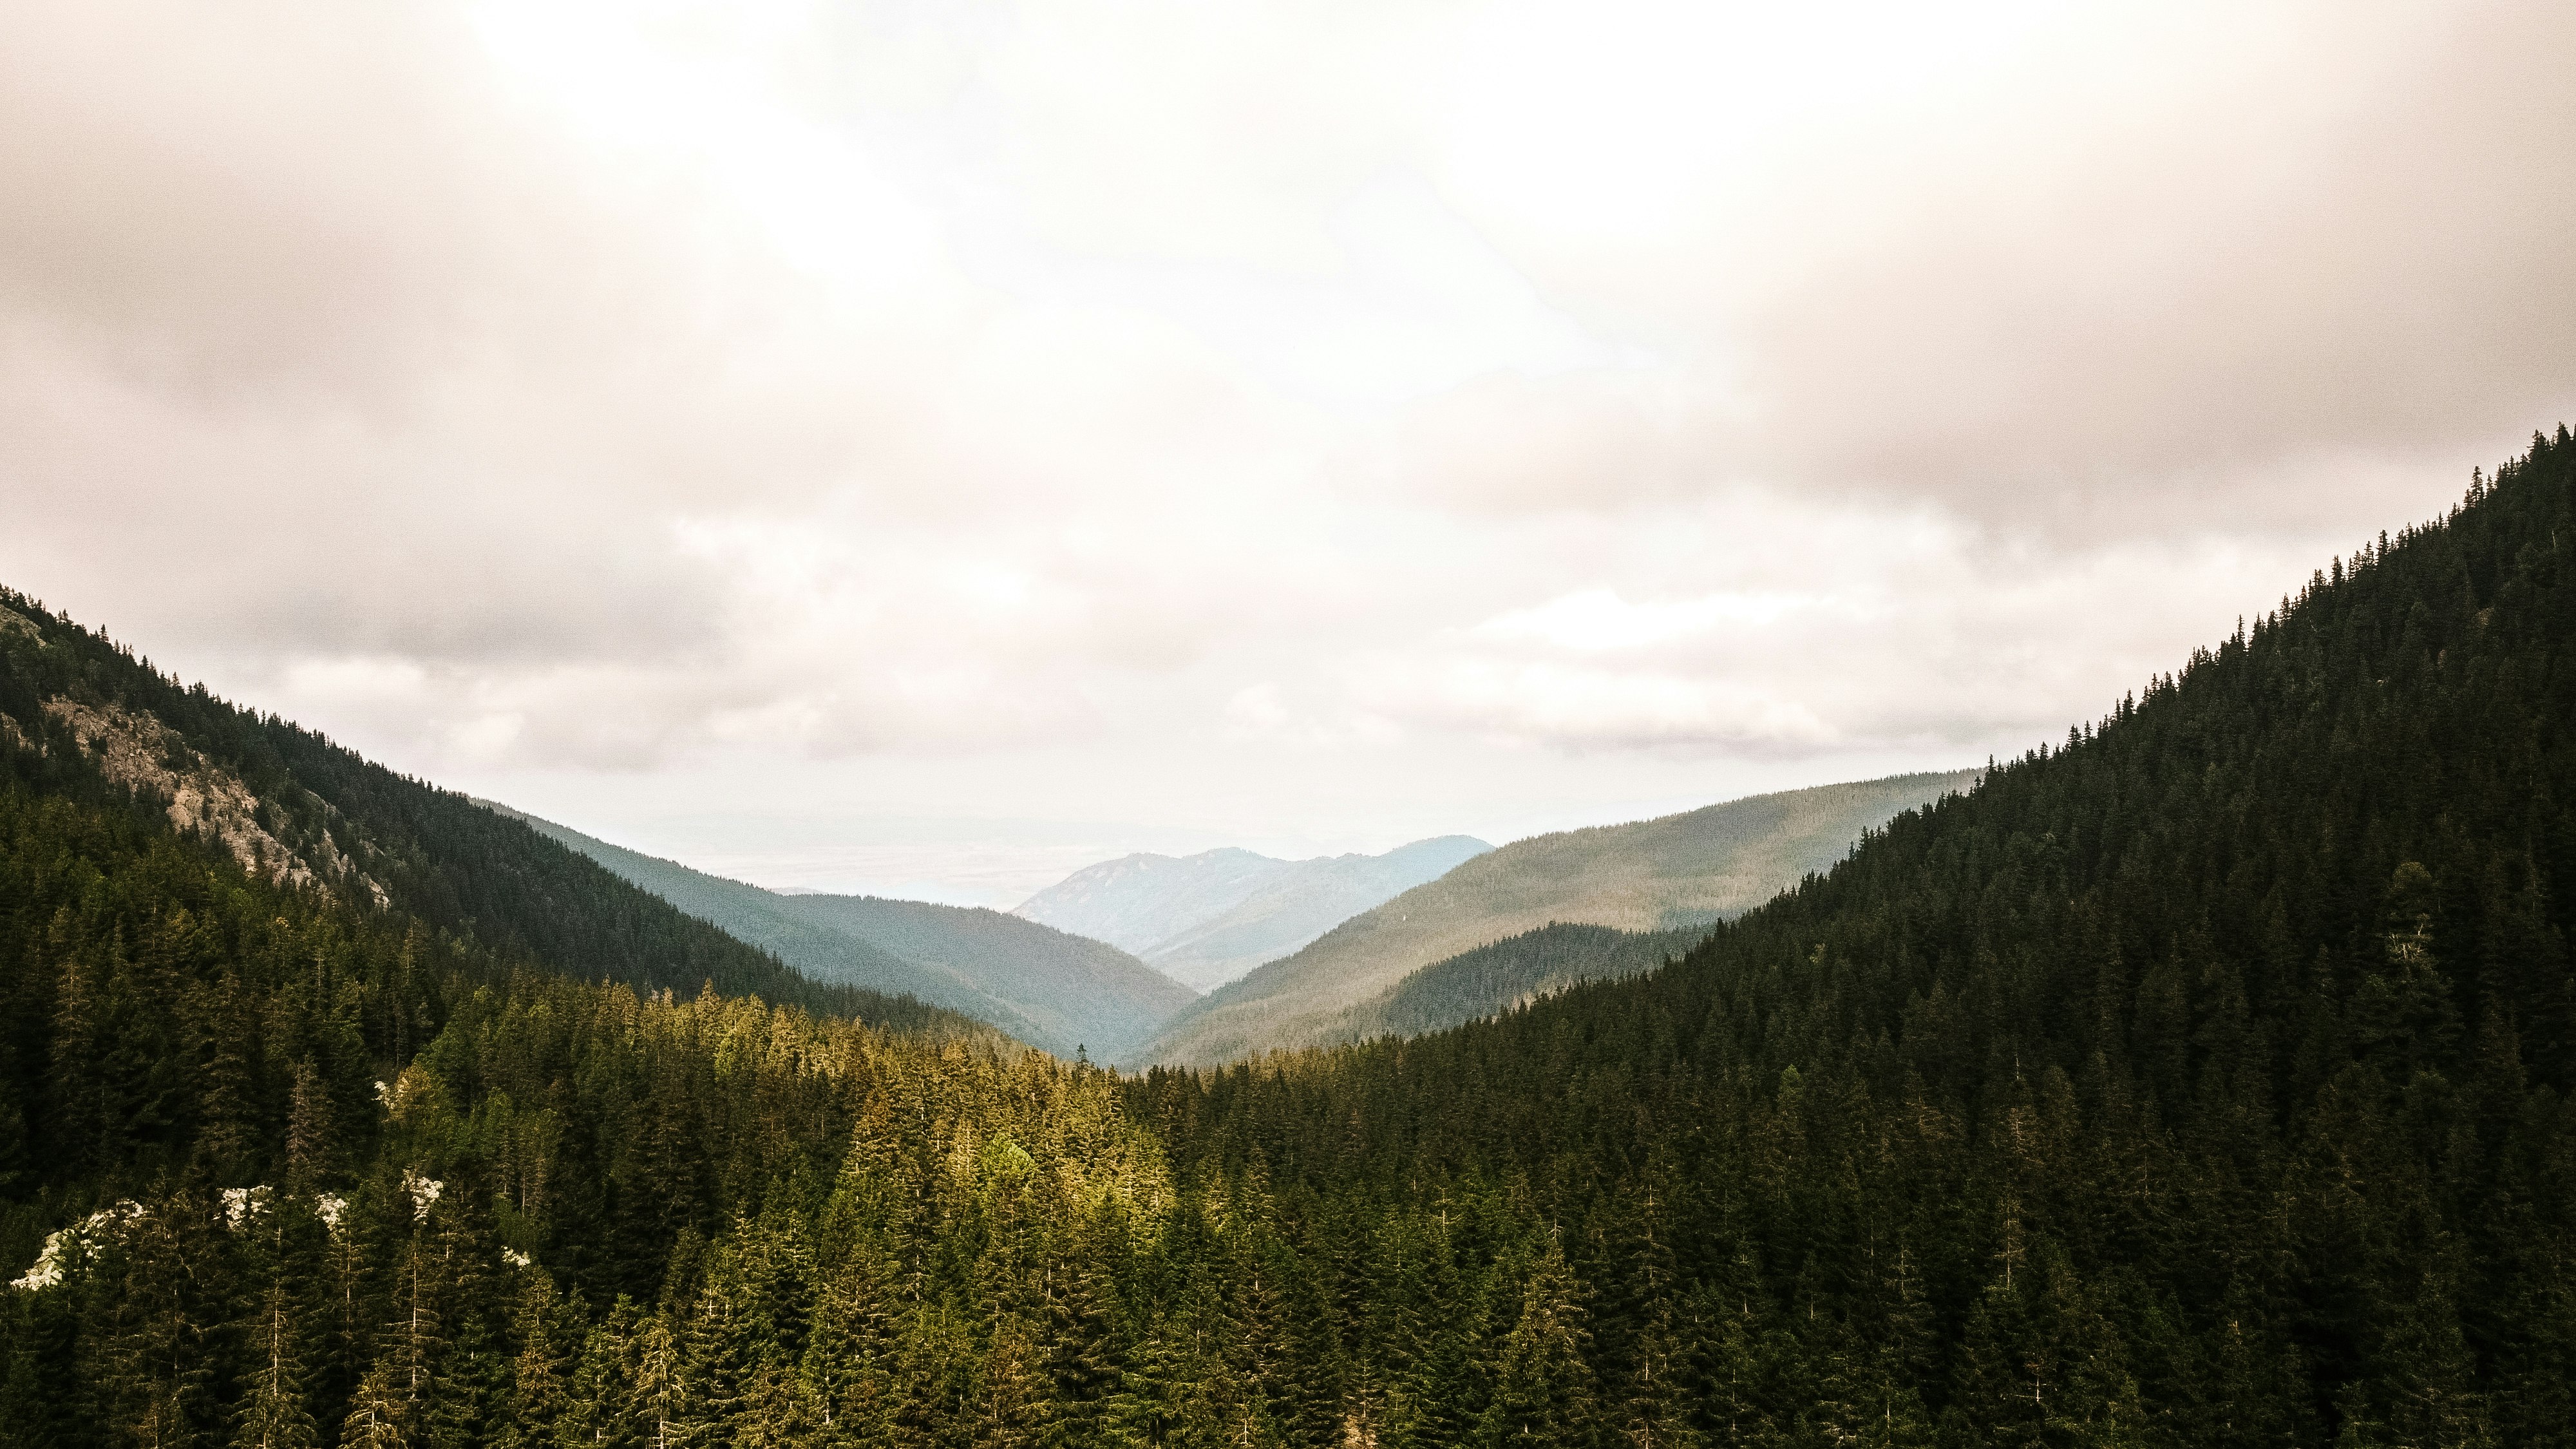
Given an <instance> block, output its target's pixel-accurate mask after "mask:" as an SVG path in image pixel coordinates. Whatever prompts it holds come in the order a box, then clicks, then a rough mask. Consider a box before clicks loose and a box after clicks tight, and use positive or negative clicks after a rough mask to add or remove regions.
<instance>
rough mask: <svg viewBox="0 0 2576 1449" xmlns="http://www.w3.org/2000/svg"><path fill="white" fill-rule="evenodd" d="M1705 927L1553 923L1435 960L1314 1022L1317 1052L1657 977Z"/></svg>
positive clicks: (1697, 939)
mask: <svg viewBox="0 0 2576 1449" xmlns="http://www.w3.org/2000/svg"><path fill="white" fill-rule="evenodd" d="M1707 936H1708V931H1707V930H1706V929H1705V928H1698V929H1692V928H1685V929H1682V930H1678V931H1622V930H1618V929H1615V928H1613V927H1610V926H1581V925H1568V924H1565V923H1563V922H1558V923H1557V924H1554V925H1548V926H1541V927H1539V928H1537V929H1536V930H1531V931H1523V932H1521V933H1520V934H1519V935H1517V936H1506V937H1504V938H1503V939H1502V940H1499V941H1494V942H1489V943H1488V944H1486V945H1482V946H1478V947H1476V948H1475V949H1473V950H1469V951H1461V952H1459V953H1458V954H1457V955H1455V956H1452V957H1450V958H1448V959H1447V960H1445V961H1434V962H1432V963H1431V964H1430V965H1428V966H1425V967H1423V968H1421V969H1420V970H1418V971H1413V972H1410V973H1408V974H1407V975H1406V976H1405V977H1404V978H1403V979H1402V980H1400V981H1398V982H1396V983H1395V984H1394V985H1393V986H1390V987H1388V988H1386V989H1385V990H1384V991H1381V992H1379V993H1378V994H1377V995H1375V996H1371V997H1368V998H1367V999H1365V1000H1362V1001H1358V1002H1354V1003H1353V1004H1351V1005H1349V1006H1347V1007H1344V1008H1343V1009H1342V1010H1340V1011H1339V1012H1336V1013H1334V1014H1333V1015H1332V1016H1331V1017H1329V1018H1326V1019H1325V1020H1323V1021H1321V1022H1318V1023H1317V1024H1316V1025H1315V1027H1314V1029H1313V1031H1312V1033H1311V1035H1310V1040H1312V1041H1313V1042H1314V1043H1315V1044H1316V1045H1318V1046H1342V1045H1346V1044H1348V1043H1351V1042H1361V1041H1368V1040H1371V1039H1372V1038H1375V1037H1381V1036H1420V1035H1422V1034H1423V1033H1425V1032H1433V1031H1442V1030H1445V1029H1447V1028H1449V1027H1453V1026H1457V1025H1460V1024H1461V1023H1464V1022H1470V1021H1476V1020H1479V1019H1482V1018H1484V1017H1489V1016H1494V1015H1497V1014H1499V1013H1501V1012H1505V1011H1510V1010H1512V1009H1514V1008H1515V1007H1521V1006H1527V1005H1528V1004H1530V1003H1531V1002H1533V1001H1535V1000H1538V999H1539V998H1542V997H1546V996H1552V995H1554V994H1556V993H1557V992H1560V991H1563V990H1565V989H1566V988H1568V987H1570V986H1574V985H1577V984H1579V983H1581V982H1585V981H1617V980H1620V979H1622V978H1624V977H1629V976H1636V975H1641V974H1643V973H1645V972H1648V971H1654V970H1659V969H1661V968H1662V967H1664V966H1667V965H1669V964H1671V963H1672V962H1674V961H1677V960H1679V959H1681V958H1682V957H1683V956H1685V955H1687V954H1689V952H1690V949H1691V947H1693V946H1696V945H1698V944H1699V943H1700V942H1701V941H1702V940H1704V939H1706V937H1707Z"/></svg>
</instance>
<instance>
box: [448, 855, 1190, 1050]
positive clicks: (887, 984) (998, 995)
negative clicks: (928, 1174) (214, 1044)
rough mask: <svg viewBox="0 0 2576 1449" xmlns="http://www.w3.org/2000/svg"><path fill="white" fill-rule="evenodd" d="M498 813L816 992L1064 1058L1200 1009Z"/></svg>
mask: <svg viewBox="0 0 2576 1449" xmlns="http://www.w3.org/2000/svg"><path fill="white" fill-rule="evenodd" d="M492 808H493V809H495V810H498V811H500V812H501V813H503V814H506V815H509V816H511V817H513V818H515V819H519V820H524V821H526V822H527V823H528V824H529V826H531V827H532V828H534V829H535V830H537V831H538V832H540V833H541V834H544V835H546V836H548V837H550V838H552V839H554V840H557V841H560V842H562V843H563V844H564V845H567V846H569V847H571V848H572V849H574V850H577V851H579V852H581V853H582V854H583V855H586V856H588V857H590V858H591V859H592V860H595V861H597V862H599V863H600V864H601V865H603V866H606V867H607V868H608V869H609V870H610V871H612V872H613V873H615V874H616V875H617V876H619V877H620V878H622V879H624V880H627V881H631V882H633V883H634V884H636V885H638V886H641V887H643V888H644V889H645V890H648V891H651V892H652V893H653V894H655V895H657V896H659V897H661V898H662V899H663V900H666V901H669V902H670V903H671V904H672V905H674V906H677V907H679V908H680V909H681V910H683V911H685V912H687V913H688V914H690V915H692V916H695V917H697V918H698V919H700V920H703V921H707V922H710V923H712V924H714V925H715V926H717V927H720V928H721V929H723V930H724V931H725V932H727V933H728V934H730V935H733V936H736V937H738V938H740V939H742V940H745V941H748V942H751V943H752V944H753V945H756V946H759V947H761V948H762V949H764V950H767V951H772V952H775V953H776V954H777V956H778V958H779V959H780V960H782V961H785V962H786V963H788V964H789V965H791V966H794V967H796V968H798V969H799V970H802V971H804V972H806V973H807V974H809V975H812V976H814V977H816V978H818V979H820V980H825V981H839V982H846V983H848V984H850V985H853V986H860V987H865V988H867V989H869V990H872V991H884V992H903V993H908V994H910V995H912V996H915V997H918V998H919V999H921V1000H923V1001H926V1002H930V1003H932V1004H934V1005H938V1006H944V1007H947V1008H948V1009H950V1010H952V1011H958V1012H963V1013H964V1014H966V1015H968V1016H971V1017H974V1018H976V1019H977V1020H979V1021H984V1022H989V1023H991V1024H992V1025H994V1026H996V1027H999V1028H1001V1029H1002V1030H1003V1031H1006V1032H1008V1033H1010V1034H1011V1035H1012V1036H1015V1037H1017V1038H1019V1039H1020V1040H1022V1041H1025V1042H1027V1043H1029V1044H1030V1045H1032V1046H1037V1047H1043V1048H1045V1049H1046V1050H1048V1051H1051V1052H1055V1053H1057V1054H1058V1055H1062V1056H1071V1055H1073V1053H1074V1050H1075V1048H1077V1047H1087V1048H1088V1049H1089V1050H1090V1051H1091V1052H1092V1054H1093V1055H1095V1056H1101V1057H1109V1056H1112V1055H1115V1054H1116V1053H1118V1052H1121V1051H1124V1050H1125V1049H1127V1048H1129V1047H1132V1046H1133V1045H1135V1044H1136V1043H1137V1042H1138V1041H1140V1040H1142V1039H1143V1038H1144V1037H1145V1036H1146V1035H1147V1034H1148V1033H1150V1032H1151V1031H1152V1030H1153V1029H1154V1028H1155V1027H1156V1026H1158V1025H1160V1024H1161V1023H1162V1022H1164V1021H1165V1020H1167V1019H1169V1018H1170V1017H1171V1016H1172V1014H1173V1013H1174V1012H1177V1011H1179V1010H1180V1009H1181V1008H1182V1007H1184V1006H1187V1005H1188V1004H1189V1003H1190V1002H1191V1001H1192V1000H1193V999H1195V998H1196V995H1197V993H1195V992H1193V991H1191V990H1190V989H1189V988H1188V987H1186V986H1183V985H1181V984H1180V983H1178V982H1176V981H1173V980H1172V979H1171V978H1170V977H1168V976H1165V975H1163V974H1161V973H1160V972H1157V971H1155V970H1153V969H1152V968H1151V967H1148V966H1146V965H1145V964H1144V963H1143V962H1140V961H1138V960H1137V959H1136V958H1135V957H1133V956H1130V955H1128V954H1127V953H1126V952H1124V951H1121V950H1119V949H1118V948H1117V947H1115V946H1111V945H1107V944H1104V943H1102V942H1100V941H1095V940H1090V939H1087V938H1084V937H1081V936H1076V935H1070V934H1068V933H1066V932H1063V931H1059V930H1054V929H1051V928H1049V927H1047V926H1044V925H1040V924H1039V923H1037V922H1035V921H1028V920H1023V919H1021V918H1019V917H1017V916H1010V915H1005V914H1003V913H1002V912H1000V911H988V910H980V909H968V908H965V907H959V906H938V905H931V904H929V903H927V902H923V901H894V900H885V899H881V898H879V897H876V896H836V895H821V894H814V893H807V892H799V893H798V894H795V895H785V894H781V893H778V892H774V891H767V890H763V889H761V888H760V887H758V886H755V885H746V884H744V883H743V882H741V881H736V880H727V879H725V878H724V877H722V876H715V875H709V874H707V873H706V872H704V871H697V870H691V869H690V868H689V867H687V866H685V865H681V864H679V863H677V862H675V861H668V860H663V859H661V858H659V857H657V856H650V855H645V854H643V853H642V852H640V851H633V850H628V849H625V848H624V847H622V846H616V845H611V844H609V843H608V842H607V841H604V840H599V839H596V838H594V837H592V836H588V835H584V834H582V833H581V832H580V831H578V830H574V829H572V828H571V827H569V826H564V825H558V824H555V823H554V822H552V821H548V820H540V819H537V818H536V817H534V816H531V815H526V814H522V813H521V812H518V811H515V810H511V809H510V808H509V807H507V806H504V805H494V806H493V807H492Z"/></svg>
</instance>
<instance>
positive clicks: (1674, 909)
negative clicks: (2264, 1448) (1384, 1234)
mask: <svg viewBox="0 0 2576 1449" xmlns="http://www.w3.org/2000/svg"><path fill="white" fill-rule="evenodd" d="M1976 778H1977V772H1976V771H1973V770H1959V771H1952V772H1948V773H1940V774H1919V775H1898V776H1894V777H1891V778H1888V779H1883V780H1864V781H1857V782H1853V783H1850V784H1839V785H1819V786H1816V787H1813V788H1811V789H1805V790H1788V791H1782V792H1779V793H1776V794H1770V795H1755V796H1751V797H1748V798H1746V799H1742V800H1731V801H1726V802H1724V803H1722V804H1717V805H1710V806H1707V807H1704V808H1702V809H1699V810H1690V811H1684V812H1683V813H1681V814H1678V815H1667V816H1663V817H1661V818H1659V819H1654V820H1639V821H1633V822H1631V823H1628V824H1624V825H1602V826H1595V827H1592V828H1591V829H1587V830H1568V831H1561V832H1558V833H1556V834H1552V835H1538V836H1532V837H1530V838H1529V839H1527V840H1517V841H1514V842H1512V843H1511V844H1509V845H1506V846H1503V847H1502V848H1501V849H1499V850H1495V851H1492V852H1489V853H1486V854H1483V855H1479V856H1477V857H1476V858H1475V859H1473V860H1470V861H1467V862H1466V863H1464V864H1462V865H1460V866H1459V867H1458V868H1457V869H1455V870H1453V871H1450V872H1449V873H1448V874H1446V875H1444V876H1441V877H1440V878H1439V879H1437V880H1435V881H1432V882H1429V883H1427V884H1424V885H1420V886H1416V887H1415V888H1413V889H1412V890H1409V891H1406V892H1405V893H1403V894H1402V895H1399V896H1396V897H1394V898H1393V899H1391V900H1389V901H1387V902H1386V903H1385V904H1383V905H1380V906H1377V907H1375V908H1373V909H1371V910H1368V911H1365V912H1362V913H1361V914H1359V915H1356V916H1353V917H1352V918H1351V919H1349V920H1347V921H1344V922H1343V923H1342V924H1340V925H1338V926H1336V927H1334V928H1333V929H1332V930H1331V931H1329V932H1327V933H1325V934H1324V935H1323V936H1321V937H1318V938H1317V939H1316V940H1315V941H1313V942H1312V943H1311V944H1309V945H1307V946H1306V947H1304V948H1303V949H1301V950H1299V951H1298V952H1296V953H1295V954H1294V955H1291V956H1288V957H1285V958H1283V959H1280V960H1276V961H1272V962H1270V963H1268V964H1266V965H1264V966H1262V967H1260V968H1259V969H1257V970H1254V971H1252V972H1251V973H1249V974H1248V975H1246V976H1244V977H1243V978H1242V979H1241V980H1238V981H1235V982H1232V983H1230V984H1228V985H1226V986H1224V987H1222V988H1220V989H1218V990H1216V991H1213V992H1211V993H1209V994H1208V995H1207V996H1204V997H1202V998H1200V999H1199V1000H1198V1001H1196V1002H1194V1003H1192V1004H1191V1005H1190V1006H1189V1007H1188V1008H1187V1009H1186V1010H1184V1011H1183V1012H1181V1013H1180V1015H1178V1016H1176V1017H1174V1018H1173V1019H1172V1021H1171V1022H1170V1023H1168V1024H1167V1025H1165V1026H1164V1028H1163V1029H1162V1030H1161V1031H1159V1032H1157V1033H1156V1034H1155V1035H1154V1037H1153V1039H1152V1040H1151V1041H1148V1042H1146V1043H1145V1044H1144V1045H1143V1046H1141V1047H1139V1048H1138V1049H1137V1051H1136V1052H1135V1053H1133V1054H1132V1055H1131V1056H1130V1057H1128V1058H1124V1059H1123V1060H1130V1061H1134V1062H1138V1063H1149V1062H1159V1063H1171V1064H1208V1063H1215V1062H1223V1061H1230V1060H1233V1059H1235V1058H1238V1057H1241V1056H1244V1055H1247V1054H1249V1053H1251V1052H1255V1051H1261V1050H1266V1049H1270V1048H1274V1047H1289V1046H1310V1045H1316V1044H1319V1043H1321V1042H1324V1041H1329V1040H1346V1039H1349V1037H1350V1035H1351V1034H1353V1033H1355V1032H1358V1033H1361V1034H1365V1032H1364V1031H1363V1027H1364V1026H1365V1023H1364V1022H1362V1021H1360V1020H1359V1019H1357V1018H1353V1017H1349V1016H1347V1015H1346V1013H1349V1012H1350V1011H1351V1009H1352V1008H1354V1007H1358V1006H1360V1005H1361V1004H1362V1003H1363V1002H1366V1001H1368V1000H1369V999H1370V998H1371V997H1374V996H1377V995H1378V994H1380V993H1382V992H1386V991H1388V990H1390V989H1391V988H1393V987H1395V986H1396V985H1397V983H1399V982H1400V981H1402V980H1403V979H1404V978H1405V977H1406V976H1408V975H1409V974H1411V973H1412V972H1414V971H1417V970H1419V969H1421V968H1423V967H1426V966H1431V965H1434V964H1435V963H1439V962H1443V961H1447V960H1449V959H1451V958H1453V957H1457V956H1460V955H1462V954H1463V953H1466V952H1470V951H1474V950H1476V949H1477V948H1479V947H1482V946H1486V945H1489V944H1492V943H1494V942H1498V941H1501V940H1504V939H1505V938H1507V937H1512V936H1517V935H1520V934H1522V933H1524V932H1529V931H1534V930H1537V929H1538V928H1540V927H1543V926H1549V925H1556V924H1564V925H1592V926H1608V927H1613V928H1615V929H1617V930H1620V931H1624V932H1662V931H1674V930H1683V929H1687V928H1690V927H1697V926H1709V925H1713V924H1715V923H1717V922H1719V921H1721V920H1725V919H1728V918H1730V917H1733V916H1735V915H1738V914H1741V913H1742V912H1744V911H1747V910H1750V909H1752V908H1753V907H1754V906H1757V905H1760V904H1761V903H1762V902H1763V901H1765V900H1768V899H1770V898H1771V897H1772V896H1773V895H1775V894H1777V893H1778V892H1779V891H1781V890H1783V889H1785V888H1786V887H1789V886H1792V885H1795V884H1797V883H1798V882H1799V881H1800V880H1801V879H1803V878H1804V877H1806V876H1807V875H1809V874H1811V873H1814V872H1817V871H1821V870H1824V869H1827V868H1828V867H1830V866H1832V865H1833V863H1834V862H1836V861H1838V860H1840V859H1842V858H1843V856H1844V855H1846V854H1847V853H1849V851H1850V850H1851V848H1852V846H1853V844H1854V843H1855V842H1857V841H1858V840H1859V839H1860V837H1861V835H1862V833H1863V832H1865V831H1867V830H1871V829H1874V828H1876V827H1877V826H1880V825H1883V824H1885V823H1887V821H1888V820H1889V819H1891V818H1893V817H1894V816H1896V815H1898V814H1899V813H1901V812H1903V811H1905V810H1908V809H1911V808H1913V807H1914V806H1917V805H1924V804H1928V803H1930V802H1931V801H1933V800H1936V799H1938V798H1940V797H1941V796H1943V795H1947V794H1953V793H1956V792H1959V791H1963V790H1966V789H1967V788H1969V786H1971V785H1973V784H1974V783H1975V781H1976ZM1625 950H1626V948H1625V947H1622V948H1621V952H1622V955H1621V962H1622V963H1623V964H1622V969H1620V970H1605V972H1604V973H1602V974H1625V973H1624V962H1625V959H1626V957H1625V954H1624V952H1625ZM1493 1009H1495V1008H1494V1007H1492V1006H1485V1007H1482V1008H1480V1009H1476V1010H1466V1009H1465V1008H1464V1006H1462V1007H1461V1010H1462V1011H1464V1014H1451V1015H1448V1016H1446V1017H1445V1019H1442V1020H1439V1021H1438V1022H1437V1023H1436V1024H1438V1025H1456V1024H1457V1023H1458V1022H1460V1021H1465V1020H1471V1019H1473V1018H1474V1017H1475V1016H1478V1015H1484V1014H1487V1013H1488V1012H1489V1011H1491V1010H1493ZM1435 1015H1436V1013H1435Z"/></svg>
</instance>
